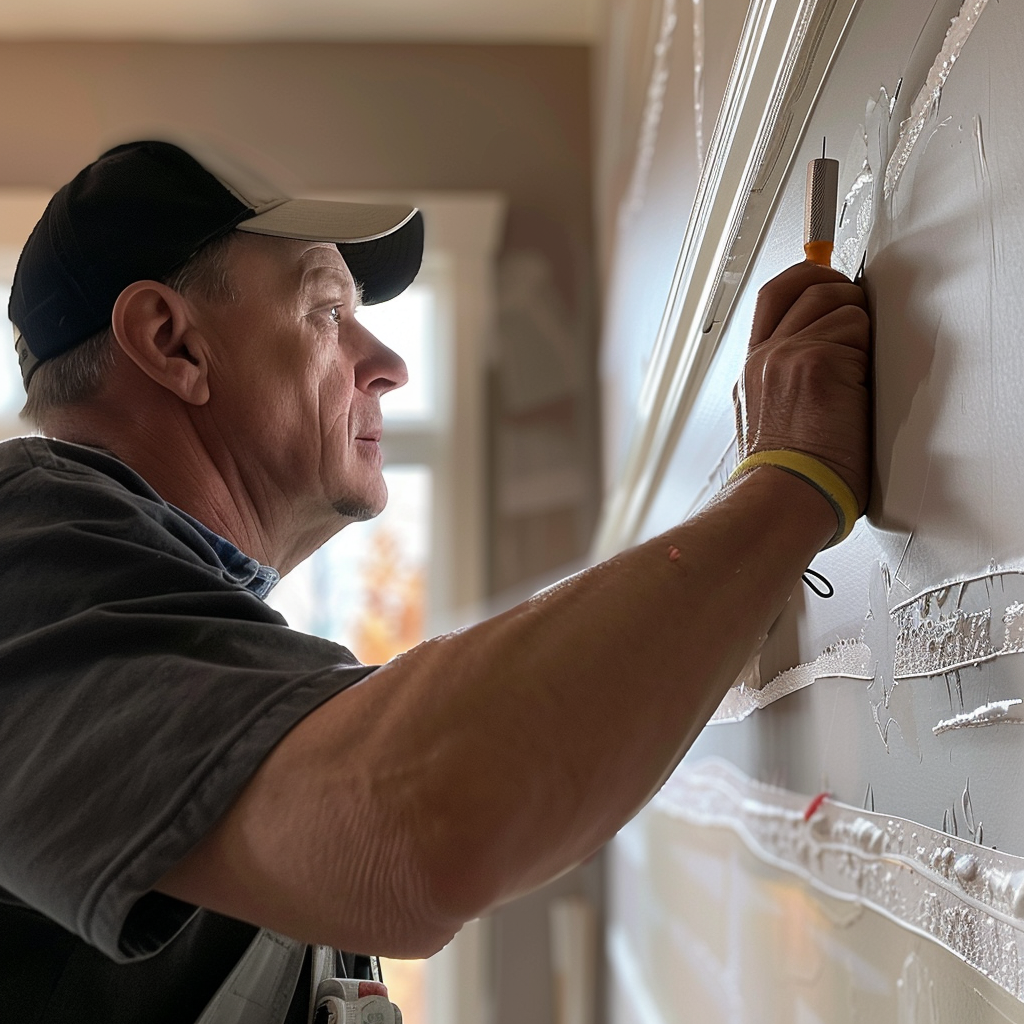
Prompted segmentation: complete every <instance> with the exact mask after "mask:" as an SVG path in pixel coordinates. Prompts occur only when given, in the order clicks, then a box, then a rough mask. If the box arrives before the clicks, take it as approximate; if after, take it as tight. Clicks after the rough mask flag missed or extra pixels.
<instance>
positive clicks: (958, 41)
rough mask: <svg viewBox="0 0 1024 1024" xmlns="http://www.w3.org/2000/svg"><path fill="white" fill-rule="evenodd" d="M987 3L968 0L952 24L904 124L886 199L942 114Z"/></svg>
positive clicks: (890, 169) (887, 170) (888, 171)
mask: <svg viewBox="0 0 1024 1024" xmlns="http://www.w3.org/2000/svg"><path fill="white" fill-rule="evenodd" d="M987 3H988V0H964V3H963V6H961V8H960V13H959V14H957V16H956V17H955V18H954V19H953V20H952V22H951V23H950V26H949V31H948V32H947V33H946V38H945V40H944V41H943V43H942V49H941V50H940V51H939V53H938V56H936V58H935V60H934V62H933V63H932V66H931V68H929V70H928V75H927V77H926V78H925V80H924V85H922V86H921V91H920V92H919V93H918V94H917V96H916V97H915V98H914V102H913V104H912V106H911V108H910V117H908V118H907V119H906V121H904V122H903V124H902V125H900V137H899V141H898V142H897V143H896V149H895V150H894V151H893V154H892V156H891V157H890V159H889V163H888V165H887V166H886V168H885V182H884V186H883V189H884V193H885V198H886V199H889V198H890V197H891V196H892V194H893V192H895V191H896V187H897V186H898V185H899V182H900V175H901V174H902V173H903V170H904V168H905V167H906V166H907V161H909V159H910V154H911V153H912V152H913V149H914V146H915V145H916V144H917V140H918V139H919V138H920V137H921V133H922V132H923V131H924V127H925V124H926V123H927V122H928V119H929V118H930V117H932V116H933V115H934V114H935V113H936V112H937V111H938V109H939V101H940V100H941V98H942V88H943V86H944V85H945V84H946V79H948V78H949V73H950V71H952V70H953V65H954V64H955V63H956V60H957V58H958V57H959V56H960V51H961V50H962V49H963V46H964V43H966V42H967V39H968V37H969V36H970V34H971V31H972V30H973V28H974V26H975V25H976V24H977V23H978V19H979V18H980V17H981V12H982V11H983V10H984V9H985V6H986V4H987Z"/></svg>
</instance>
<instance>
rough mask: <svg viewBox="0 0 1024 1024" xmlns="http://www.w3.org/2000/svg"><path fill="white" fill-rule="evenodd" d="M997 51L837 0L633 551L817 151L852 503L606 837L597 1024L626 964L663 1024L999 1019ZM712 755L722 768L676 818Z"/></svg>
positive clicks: (1004, 733)
mask: <svg viewBox="0 0 1024 1024" xmlns="http://www.w3.org/2000/svg"><path fill="white" fill-rule="evenodd" d="M754 6H757V5H756V4H755V5H754ZM790 6H791V8H792V10H793V14H794V18H797V17H798V16H799V15H800V13H801V11H802V10H804V9H810V8H813V7H815V6H816V5H814V4H811V3H804V4H800V3H796V2H794V3H792V4H791V5H790ZM817 6H818V7H819V8H821V9H824V8H827V7H828V5H827V4H825V5H817ZM833 6H835V7H836V8H837V9H838V6H839V5H833ZM1022 45H1024V16H1022V14H1021V12H1020V9H1019V7H1018V6H1017V5H1013V4H1007V3H999V2H997V0H989V2H988V3H986V2H985V0H965V2H963V3H961V0H903V2H901V3H900V4H898V5H897V4H891V3H889V2H887V0H861V2H860V3H859V4H858V5H857V6H856V9H855V11H854V13H853V16H852V18H851V20H850V22H849V24H848V26H847V28H846V31H845V33H844V35H843V39H842V43H841V46H840V48H839V51H838V54H837V56H836V59H835V61H834V63H833V66H832V68H831V71H830V72H829V74H828V77H827V78H826V79H825V80H824V83H823V85H822V89H821V92H820V95H819V97H818V100H817V103H816V104H815V106H814V108H813V112H812V115H811V117H810V121H809V124H808V126H807V128H806V131H805V132H804V134H803V142H802V143H801V144H800V146H799V147H798V149H797V151H796V154H795V158H794V162H793V165H792V167H791V169H790V172H789V175H788V177H787V179H786V180H785V182H784V184H783V188H782V190H781V193H780V197H779V200H778V202H777V203H776V204H775V207H774V209H773V210H772V212H771V215H770V217H769V218H768V219H767V222H766V224H765V225H764V227H765V232H764V234H763V237H761V241H760V245H759V246H758V249H757V252H756V255H755V258H754V260H753V262H752V265H751V266H750V267H749V269H748V270H747V273H746V277H745V279H744V283H743V284H742V285H741V287H740V290H739V292H738V294H737V300H736V303H735V304H734V306H733V307H732V310H731V313H730V315H729V318H728V322H727V323H726V325H725V327H724V330H723V332H722V336H721V341H720V343H719V345H718V350H717V352H716V354H715V356H714V360H713V361H712V363H711V365H710V369H709V371H708V372H707V374H706V376H705V377H704V379H703V382H702V385H701V388H700V391H699V394H698V396H697V398H696V401H695V402H694V404H693V406H692V409H691V411H690V414H689V416H688V417H687V419H686V422H685V423H684V424H682V427H681V431H680V434H679V439H678V442H677V443H676V445H675V448H674V451H673V452H672V453H670V457H669V461H668V465H667V469H666V471H665V473H664V475H663V477H662V483H661V486H660V488H659V490H658V493H657V494H656V495H655V496H654V498H653V500H652V502H651V503H650V505H649V508H648V509H647V512H646V516H645V519H644V521H643V524H642V527H641V528H640V530H639V531H638V534H637V535H638V536H646V535H651V534H653V533H655V532H657V531H658V530H660V529H662V528H664V527H665V526H667V525H669V524H670V523H673V522H676V521H678V519H679V518H680V517H681V515H683V514H685V513H686V511H687V510H690V509H693V508H694V507H696V506H698V505H699V504H700V503H702V502H703V501H704V500H706V499H707V497H708V496H709V494H710V493H712V492H713V491H714V489H715V488H716V487H717V486H718V485H719V483H720V482H721V480H722V479H723V478H724V476H725V475H726V474H727V473H728V471H729V469H731V466H732V465H733V464H734V461H735V453H734V451H732V450H731V449H730V445H731V442H732V435H733V429H734V421H733V412H732V406H731V387H732V384H733V381H734V380H735V378H736V376H737V373H738V371H739V368H740V366H741V363H742V359H743V353H744V346H745V342H746V334H747V331H748V329H749V324H750V319H751V315H752V311H753V303H754V299H755V296H756V288H757V285H758V284H759V283H761V282H763V281H765V280H767V279H768V278H770V277H771V276H773V275H774V274H775V273H777V272H779V271H780V270H782V269H783V268H784V267H785V266H787V265H788V264H790V263H792V262H795V261H796V259H798V258H799V257H800V255H801V252H800V245H799V243H800V236H801V227H802V213H803V179H804V167H805V166H806V162H807V161H808V160H809V159H810V158H811V157H812V156H814V155H815V154H816V153H818V152H820V147H821V140H822V137H823V136H824V137H827V139H828V147H829V153H830V155H831V156H834V157H836V158H838V159H839V160H840V161H841V164H842V166H841V172H840V205H841V206H843V207H845V209H844V210H843V211H842V214H841V218H840V226H839V232H838V237H837V254H836V258H837V263H839V264H841V265H842V266H844V267H845V268H846V269H848V270H849V271H850V272H853V273H856V271H857V270H858V268H859V266H860V264H861V262H862V259H863V261H864V265H865V267H866V275H865V286H866V288H867V290H868V293H869V296H870V300H871V306H872V310H873V315H874V323H875V340H876V357H875V376H876V382H877V410H876V437H875V465H876V475H875V486H874V494H873V498H872V504H871V509H870V514H869V517H868V518H867V520H866V521H863V522H862V523H861V524H860V525H859V526H858V528H857V531H856V532H855V534H854V536H853V537H852V538H851V539H850V540H849V541H847V542H846V543H844V544H843V545H842V546H841V547H839V548H838V549H835V550H833V551H830V552H826V553H824V554H822V555H821V556H819V557H818V559H817V560H816V561H815V563H814V567H815V568H816V569H817V570H818V571H819V572H821V573H823V574H824V575H825V576H826V577H827V578H828V579H829V580H830V581H831V582H832V584H833V585H834V588H835V595H834V596H833V597H832V598H829V599H823V598H821V597H819V596H817V595H815V594H814V593H813V592H812V591H811V590H810V589H808V588H806V587H802V588H801V589H800V590H799V591H798V592H796V593H795V594H794V595H793V598H792V600H791V601H790V604H789V607H788V608H787V610H786V612H785V613H784V614H783V616H782V618H781V619H780V621H779V622H778V623H777V624H776V627H775V629H774V630H773V631H772V633H771V635H770V636H769V638H768V640H767V642H766V643H765V645H764V647H763V649H762V651H761V652H760V656H759V659H757V660H756V661H754V662H753V663H752V664H751V665H750V666H749V671H748V673H747V676H746V678H745V680H744V688H743V689H742V690H736V691H734V692H733V693H732V694H730V696H729V698H728V699H727V701H726V703H725V704H724V705H723V708H722V709H721V711H720V714H719V716H718V717H719V718H720V719H721V720H722V721H721V722H720V723H719V724H715V725H713V726H711V727H709V728H708V729H707V730H705V732H704V734H703V735H702V736H701V738H700V739H699V740H698V742H697V743H696V745H695V747H694V749H693V751H692V752H691V754H690V755H689V756H688V758H687V760H686V762H684V765H683V767H682V769H681V770H680V773H679V774H678V776H677V778H676V779H675V780H673V784H672V785H673V787H674V788H672V789H671V794H672V797H671V801H670V803H671V802H672V801H674V803H672V807H669V808H668V809H666V808H667V806H668V805H667V804H666V802H665V800H662V801H661V802H660V803H656V804H654V805H652V807H651V808H650V809H649V810H648V811H647V812H645V817H643V818H642V819H641V820H640V822H638V823H637V825H636V826H634V831H633V834H632V835H633V838H632V839H629V838H627V839H625V840H624V841H622V842H621V843H619V845H618V846H617V852H616V855H615V858H614V867H613V875H614V879H615V892H616V895H615V907H616V909H615V912H614V913H613V929H612V935H613V940H612V944H611V950H612V959H613V962H614V963H615V964H617V972H616V973H617V976H618V978H619V981H618V982H617V984H616V987H615V992H616V999H617V1000H618V1005H619V1006H620V1015H619V1016H618V1017H617V1018H616V1019H619V1020H626V1019H628V1016H627V1015H626V1013H625V1009H624V1007H625V1006H626V1003H627V1001H628V999H627V995H628V991H629V990H630V986H632V987H635V986H636V977H635V976H634V974H636V973H637V972H638V976H640V977H643V978H644V979H645V991H646V995H647V997H648V998H649V1000H650V1003H649V1007H648V1008H649V1009H650V1011H651V1013H652V1014H655V1013H656V1014H659V1015H660V1017H653V1016H652V1017H651V1018H650V1019H653V1020H657V1019H662V1020H665V1021H675V1020H684V1019H687V1014H688V1013H689V1012H690V1011H691V1008H692V1005H696V1003H697V1002H699V1000H697V997H696V996H695V995H694V994H693V993H695V992H701V993H704V996H702V997H701V998H706V999H707V1003H706V1006H707V1010H706V1013H703V1014H701V1015H700V1016H701V1019H704V1020H722V1021H725V1020H730V1021H732V1020H743V1021H745V1020H751V1021H753V1020H758V1021H764V1020H780V1021H781V1020H800V1021H804V1020H806V1021H818V1020H821V1021H830V1022H831V1021H866V1020H879V1019H885V1020H899V1021H901V1022H903V1021H906V1022H918V1021H922V1022H924V1021H928V1022H931V1021H945V1020H956V1021H978V1022H988V1021H1001V1020H1004V1019H1010V1020H1021V1019H1024V957H1019V956H1018V953H1019V948H1020V947H1019V943H1020V941H1021V936H1022V934H1024V931H1022V929H1024V920H1022V918H1024V861H1020V860H1019V858H1020V857H1021V856H1022V855H1024V814H1022V811H1024V797H1022V795H1021V794H1022V783H1024V777H1022V776H1024V730H1022V729H1021V728H1020V723H1021V718H1022V715H1021V708H1022V707H1024V705H1022V704H1021V703H1019V702H1020V701H1022V700H1024V658H1022V657H1021V652H1022V651H1024V645H1022V642H1021V639H1022V633H1021V614H1022V611H1024V576H1022V569H1024V520H1022V517H1021V516H1020V513H1019V509H1020V507H1021V498H1022V497H1024V494H1022V490H1021V488H1022V485H1021V479H1022V469H1024V467H1022V465H1021V462H1022V460H1024V447H1022V445H1021V444H1020V443H1019V442H1020V438H1021V437H1022V436H1024V346H1022V345H1021V344H1020V324H1021V322H1022V316H1024V290H1022V289H1021V287H1020V285H1019V279H1020V276H1021V271H1022V270H1024V206H1022V203H1021V195H1022V188H1024V170H1022V168H1024V159H1022V158H1024V136H1022V134H1021V132H1020V131H1019V128H1018V125H1019V123H1020V120H1021V115H1022V113H1024V111H1022V102H1024V101H1022V95H1024V93H1022V90H1021V88H1020V85H1021V74H1022V66H1021V59H1020V54H1021V52H1022ZM680 88H682V86H680ZM780 130H781V129H780ZM663 173H667V170H664V169H663ZM745 227H746V228H750V227H751V225H749V224H747V225H745ZM741 270H742V268H741ZM617 343H618V344H620V345H623V346H626V342H625V341H623V340H622V339H619V340H618V342H617ZM616 351H617V349H616V348H615V346H614V344H613V345H611V346H610V347H609V352H610V353H611V354H612V359H613V361H614V359H616V358H618V357H617V356H616V355H615V353H616ZM610 371H611V372H610ZM623 372H624V373H625V372H626V370H624V371H623ZM605 376H606V381H610V382H612V384H611V386H613V387H615V386H616V385H615V383H614V382H615V373H614V372H613V367H612V366H606V375H605ZM630 398H631V396H630V395H628V394H626V396H625V397H624V398H623V401H624V403H625V404H626V405H627V406H628V404H629V401H630ZM682 658H683V659H684V660H685V652H683V653H682ZM711 755H714V756H717V757H721V758H723V759H724V760H725V761H726V762H727V764H728V765H729V766H732V767H730V768H728V769H727V771H735V770H738V771H739V772H740V773H741V774H740V775H738V776H735V777H732V776H730V781H729V786H731V787H732V788H731V789H729V791H728V792H726V791H725V790H723V789H721V788H719V789H718V790H715V791H714V792H713V794H712V797H710V798H708V801H707V803H706V805H701V806H702V807H703V810H700V812H699V813H698V811H696V810H694V808H695V807H696V806H697V805H698V804H699V803H700V793H701V792H702V789H701V787H702V786H703V785H705V783H706V778H704V777H703V776H702V775H701V772H702V771H706V770H707V768H706V766H705V767H704V768H702V767H701V760H702V759H704V758H707V757H708V756H711ZM702 779H703V781H702ZM723 785H724V783H723ZM752 786H753V787H757V786H764V787H767V788H761V789H756V792H753V791H751V790H750V789H749V787H752ZM822 791H828V792H829V793H830V794H832V796H831V798H830V799H828V800H825V801H824V802H823V803H822V804H821V805H820V806H819V807H817V808H811V807H810V801H811V798H812V797H813V796H814V795H815V794H818V793H820V792H822ZM752 793H753V795H752ZM730 794H731V795H730ZM800 807H804V808H805V810H806V811H808V812H809V813H808V814H807V815H806V817H805V814H804V813H803V812H800V811H799V808H800ZM673 808H674V809H673ZM862 809H866V810H864V811H863V812H862ZM752 814H753V818H752V817H751V815H752ZM666 815H668V816H669V817H671V818H672V820H673V822H674V823H675V824H673V826H672V828H671V829H668V828H663V827H662V826H661V825H659V824H658V823H659V821H660V820H661V819H662V818H664V817H665V816H666ZM752 822H755V823H757V827H756V828H755V827H754V824H752ZM769 826H770V827H769ZM637 836H639V837H640V838H637ZM993 847H994V848H995V849H994V850H993ZM823 851H824V852H823ZM833 853H834V854H836V855H837V857H838V863H839V864H840V867H839V868H834V867H830V861H829V856H831V854H833ZM1014 858H1018V859H1014ZM958 865H959V867H958ZM724 878H727V879H730V881H728V882H726V881H723V879H724ZM737 892H742V893H743V894H744V895H743V898H742V899H739V898H737V896H736V893H737ZM669 893H671V894H672V895H671V897H669V896H668V894H669ZM836 900H838V901H839V904H841V905H842V906H843V907H846V908H847V909H846V910H844V911H843V912H842V913H838V912H837V914H838V916H837V914H833V913H832V910H830V908H832V907H834V906H835V904H834V903H833V902H832V901H836ZM850 907H853V908H854V909H853V910H850V909H849V908H850ZM850 914H853V915H854V917H855V920H856V923H853V921H854V918H853V917H849V915H850ZM844 915H846V916H844ZM848 918H849V919H848ZM719 919H720V920H719ZM766 921H768V922H769V923H768V924H767V925H766V924H765V922H766ZM822 921H827V926H825V925H822ZM719 928H722V929H732V932H731V933H730V934H731V938H730V940H729V941H724V940H723V941H718V940H716V939H715V938H714V937H709V936H710V933H711V931H714V930H715V929H719ZM765 929H767V930H765ZM748 932H749V934H752V935H757V936H759V939H758V944H757V948H759V949H761V950H762V957H761V958H760V959H758V957H756V956H755V955H754V954H753V951H752V948H751V947H750V946H749V945H748V944H747V939H746V938H745V936H746V935H747V934H748ZM670 935H671V936H674V938H672V941H673V942H674V943H675V945H674V946H673V949H674V951H675V953H674V955H673V956H672V957H670V958H668V959H666V957H665V956H664V955H662V952H663V945H662V943H663V942H664V941H667V936H670ZM702 936H703V938H702ZM768 946H771V947H772V948H771V949H770V950H769V949H766V948H765V947H768ZM659 951H662V952H659ZM666 971H674V972H677V974H676V976H674V977H673V979H672V980H671V981H670V980H668V979H667V978H666V977H665V976H664V973H665V972H666ZM709 979H717V980H716V981H715V982H712V981H710V980H709ZM927 979H930V981H927V983H926V980H927ZM723 985H724V986H726V989H727V991H724V992H723V991H718V995H717V996H714V992H715V991H716V990H717V989H721V987H722V986H723ZM993 985H994V986H995V989H993V988H992V986H993ZM915 993H916V994H915ZM713 996H714V997H713ZM1004 997H1005V998H1004ZM691 1001H692V1002H691ZM701 1005H702V1006H703V1005H704V1003H701ZM645 1019H647V1018H645Z"/></svg>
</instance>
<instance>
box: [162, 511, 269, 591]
mask: <svg viewBox="0 0 1024 1024" xmlns="http://www.w3.org/2000/svg"><path fill="white" fill-rule="evenodd" d="M167 507H168V508H170V509H172V510H173V511H174V512H176V513H177V514H178V515H179V516H181V518H182V519H184V520H185V522H187V523H188V524H189V526H191V527H192V528H193V529H194V530H195V531H196V533H198V534H199V536H200V537H202V538H203V540H205V541H206V543H207V544H209V545H210V547H211V548H213V551H214V554H215V555H216V556H217V558H218V559H220V563H221V565H222V566H224V571H225V572H226V573H227V574H228V575H229V576H230V577H231V578H232V579H233V580H234V581H235V582H236V583H239V584H241V585H242V586H243V587H245V589H246V590H248V591H250V593H253V594H255V595H256V596H257V597H258V598H259V599H260V600H263V599H264V598H265V597H266V596H267V595H268V594H269V593H270V591H271V590H273V589H274V587H275V586H276V585H277V583H278V582H279V581H280V579H281V574H280V573H279V572H278V571H277V570H276V569H275V568H274V567H273V566H271V565H261V564H260V563H259V562H258V561H257V560H256V559H255V558H252V557H250V556H249V555H247V554H246V553H245V552H244V551H239V550H238V548H236V547H235V545H234V544H232V543H231V541H229V540H228V539H227V538H226V537H222V536H221V535H220V534H219V533H214V532H213V530H211V529H210V528H209V527H208V526H204V525H203V524H202V523H201V522H199V520H198V519H195V518H194V517H193V516H190V515H189V514H188V513H187V512H183V511H182V510H181V509H180V508H177V507H176V506H174V505H170V504H169V505H168V506H167Z"/></svg>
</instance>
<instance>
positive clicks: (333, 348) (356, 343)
mask: <svg viewBox="0 0 1024 1024" xmlns="http://www.w3.org/2000/svg"><path fill="white" fill-rule="evenodd" d="M228 276H229V280H230V283H231V286H232V288H233V290H234V292H235V294H236V296H237V301H236V302H233V303H230V302H229V303H216V304H213V303H210V304H203V305H201V306H200V307H199V325H200V327H201V329H202V330H203V331H204V333H205V334H206V335H207V337H208V339H209V342H210V344H209V352H210V388H211V391H210V400H209V402H208V403H207V405H206V406H204V407H203V415H204V416H206V417H208V418H209V419H210V421H211V422H210V424H209V425H210V426H212V427H213V429H214V430H216V432H217V434H218V435H220V440H221V441H222V442H223V450H224V451H225V452H226V453H228V455H227V457H228V458H229V460H230V461H231V462H233V463H234V464H235V465H234V469H235V472H236V473H237V474H238V475H239V476H240V478H241V481H242V483H243V484H244V485H245V486H246V487H247V488H248V489H249V492H250V495H251V496H252V497H253V498H254V499H255V500H256V501H258V502H262V503H263V504H269V505H270V507H275V503H276V504H277V506H278V507H279V504H280V502H281V500H282V499H284V500H286V501H287V502H289V503H290V504H291V505H292V507H293V510H294V511H295V512H297V513H298V514H299V515H300V517H302V516H312V517H314V519H318V518H322V517H323V516H324V514H325V513H329V512H330V510H331V509H333V512H335V513H338V514H340V515H341V516H343V517H345V518H347V519H368V518H370V517H371V516H375V515H377V513H379V512H380V511H381V510H382V509H383V508H384V504H385V502H386V500H387V488H386V487H385V484H384V480H383V477H382V475H381V467H382V460H381V451H380V437H381V411H380V396H381V395H383V394H384V393H385V392H387V391H390V390H391V389H392V388H396V387H400V386H401V385H402V384H404V383H405V382H406V380H407V378H408V375H407V373H406V368H405V363H404V362H403V361H402V359H401V358H400V357H399V356H398V355H396V354H395V353H394V352H392V351H391V350H390V349H389V348H387V347H386V346H384V345H382V344H381V343H380V342H379V341H378V340H377V339H376V338H375V337H374V336H373V335H372V334H370V332H369V331H367V330H366V328H364V327H363V326H362V325H361V324H360V323H359V322H358V321H357V320H356V318H355V310H356V309H357V307H358V302H359V296H358V290H357V287H356V285H355V283H354V281H353V279H352V275H351V274H350V273H349V270H348V267H347V266H346V265H345V261H344V260H343V259H342V256H341V254H340V253H339V252H338V249H337V247H336V246H334V245H332V244H330V243H320V242H303V241H297V240H295V239H283V238H267V237H262V236H258V235H246V234H244V233H241V232H239V233H238V238H237V242H236V243H235V244H233V245H232V247H231V249H230V250H229V252H228ZM254 489H256V491H257V493H253V491H254ZM259 491H263V492H264V493H259Z"/></svg>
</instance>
